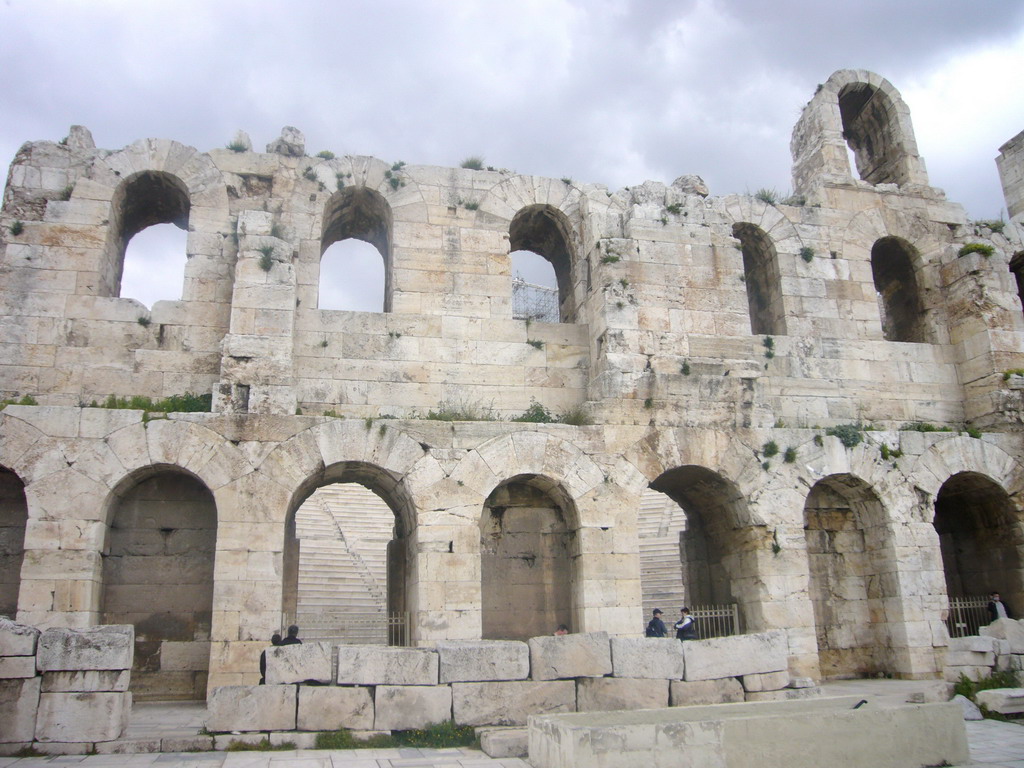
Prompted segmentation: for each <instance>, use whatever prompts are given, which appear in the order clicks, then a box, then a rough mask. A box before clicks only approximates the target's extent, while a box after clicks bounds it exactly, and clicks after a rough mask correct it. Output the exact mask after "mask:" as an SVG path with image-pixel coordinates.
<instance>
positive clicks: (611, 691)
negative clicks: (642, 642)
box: [576, 638, 679, 712]
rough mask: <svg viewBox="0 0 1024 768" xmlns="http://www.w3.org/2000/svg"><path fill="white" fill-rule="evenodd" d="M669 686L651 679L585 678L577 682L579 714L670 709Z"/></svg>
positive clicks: (577, 707)
mask: <svg viewBox="0 0 1024 768" xmlns="http://www.w3.org/2000/svg"><path fill="white" fill-rule="evenodd" d="M653 639H662V638H653ZM672 642H674V643H678V642H679V641H678V640H673V641H672ZM668 686H669V681H668V680H651V679H649V678H636V677H581V678H579V679H578V680H577V681H576V711H577V712H607V711H610V710H617V709H656V708H658V707H667V706H668Z"/></svg>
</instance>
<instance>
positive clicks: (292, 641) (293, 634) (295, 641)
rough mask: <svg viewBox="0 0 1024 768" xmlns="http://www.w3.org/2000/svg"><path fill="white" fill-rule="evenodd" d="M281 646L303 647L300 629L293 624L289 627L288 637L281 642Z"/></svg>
mask: <svg viewBox="0 0 1024 768" xmlns="http://www.w3.org/2000/svg"><path fill="white" fill-rule="evenodd" d="M281 645H302V641H301V640H299V628H298V627H297V626H295V625H294V624H292V625H291V626H290V627H288V637H286V638H285V639H284V640H282V641H281Z"/></svg>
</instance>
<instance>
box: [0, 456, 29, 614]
mask: <svg viewBox="0 0 1024 768" xmlns="http://www.w3.org/2000/svg"><path fill="white" fill-rule="evenodd" d="M27 522H28V504H27V502H26V501H25V484H24V483H23V482H22V480H21V478H20V477H18V476H17V475H16V474H15V473H14V472H12V471H11V470H9V469H7V468H5V467H2V466H0V616H7V617H8V618H10V619H12V620H14V619H16V618H17V612H18V592H19V590H20V588H21V563H22V560H23V559H24V555H25V525H26V523H27Z"/></svg>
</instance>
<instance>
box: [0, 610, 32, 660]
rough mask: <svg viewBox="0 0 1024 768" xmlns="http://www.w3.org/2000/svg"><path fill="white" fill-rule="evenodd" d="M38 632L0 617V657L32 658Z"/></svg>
mask: <svg viewBox="0 0 1024 768" xmlns="http://www.w3.org/2000/svg"><path fill="white" fill-rule="evenodd" d="M38 639H39V630H38V629H36V628H35V627H30V626H27V625H26V624H18V623H16V622H13V621H11V620H10V619H8V618H7V617H5V616H0V656H34V655H35V652H36V642H37V641H38Z"/></svg>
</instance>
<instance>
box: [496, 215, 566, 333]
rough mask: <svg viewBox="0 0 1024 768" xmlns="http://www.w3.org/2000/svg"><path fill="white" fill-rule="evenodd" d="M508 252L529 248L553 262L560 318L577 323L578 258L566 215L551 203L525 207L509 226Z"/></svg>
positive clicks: (528, 249)
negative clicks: (575, 260)
mask: <svg viewBox="0 0 1024 768" xmlns="http://www.w3.org/2000/svg"><path fill="white" fill-rule="evenodd" d="M509 251H510V252H511V253H515V252H516V251H529V252H530V253H533V254H536V255H538V256H541V257H543V258H544V259H546V260H547V261H548V262H549V263H550V264H551V267H552V269H553V270H554V274H555V280H556V282H557V285H558V308H559V319H560V321H561V322H563V323H572V322H576V311H577V308H576V305H575V300H574V297H573V279H574V278H573V267H574V258H575V257H574V253H573V249H572V238H571V233H570V229H569V223H568V221H567V220H566V218H565V215H564V214H562V213H561V211H558V210H557V209H555V208H553V207H551V206H550V205H530V206H527V207H525V208H523V209H522V210H520V211H519V212H518V213H517V214H516V215H515V217H514V218H513V219H512V223H511V224H510V225H509ZM513 274H514V273H513Z"/></svg>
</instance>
